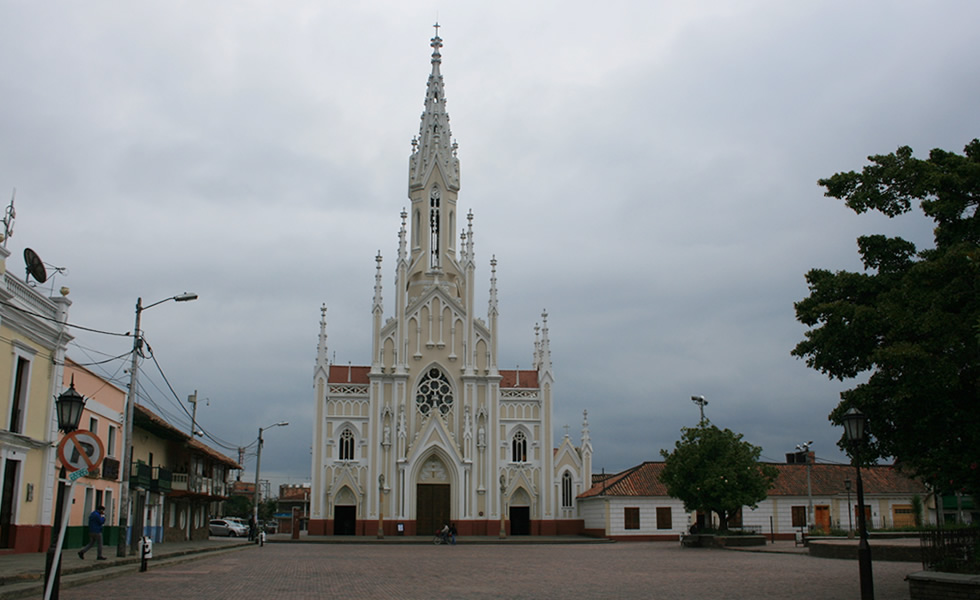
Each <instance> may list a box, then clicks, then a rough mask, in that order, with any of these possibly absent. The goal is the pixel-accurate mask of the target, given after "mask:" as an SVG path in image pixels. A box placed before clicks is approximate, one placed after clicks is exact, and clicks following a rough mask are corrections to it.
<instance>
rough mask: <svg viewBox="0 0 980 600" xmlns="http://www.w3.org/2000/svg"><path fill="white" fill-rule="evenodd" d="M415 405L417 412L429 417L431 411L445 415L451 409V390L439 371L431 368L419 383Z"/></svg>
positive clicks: (447, 381)
mask: <svg viewBox="0 0 980 600" xmlns="http://www.w3.org/2000/svg"><path fill="white" fill-rule="evenodd" d="M415 404H416V406H418V409H419V412H420V413H422V414H423V415H425V416H429V415H430V414H432V412H433V411H439V414H441V415H445V414H447V413H449V411H450V410H451V409H452V407H453V388H452V386H451V385H449V380H448V379H447V378H446V376H445V375H444V374H443V373H442V371H440V370H439V369H436V368H432V369H429V372H428V373H426V374H425V377H423V378H422V381H420V382H419V387H418V391H416V392H415Z"/></svg>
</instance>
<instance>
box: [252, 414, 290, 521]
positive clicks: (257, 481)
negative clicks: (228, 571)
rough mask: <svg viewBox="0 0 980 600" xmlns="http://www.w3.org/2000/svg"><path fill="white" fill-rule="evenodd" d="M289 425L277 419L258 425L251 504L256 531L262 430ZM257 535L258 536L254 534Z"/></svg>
mask: <svg viewBox="0 0 980 600" xmlns="http://www.w3.org/2000/svg"><path fill="white" fill-rule="evenodd" d="M286 425H289V423H287V422H286V421H279V422H278V423H273V424H272V425H268V426H266V427H259V449H258V451H257V453H256V456H255V499H254V502H253V506H252V522H253V523H255V527H256V532H258V529H257V528H258V526H259V468H260V467H261V466H262V432H263V431H265V430H266V429H272V428H273V427H285V426H286ZM256 537H258V536H256Z"/></svg>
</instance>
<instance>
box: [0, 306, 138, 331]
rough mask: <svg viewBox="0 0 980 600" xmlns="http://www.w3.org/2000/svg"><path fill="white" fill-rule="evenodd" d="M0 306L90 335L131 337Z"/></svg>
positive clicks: (16, 307) (18, 308) (18, 307)
mask: <svg viewBox="0 0 980 600" xmlns="http://www.w3.org/2000/svg"><path fill="white" fill-rule="evenodd" d="M0 305H3V306H6V307H7V308H12V309H14V310H16V311H20V312H22V313H24V314H25V315H31V316H32V317H37V318H38V319H43V320H45V321H51V322H52V323H58V324H59V325H64V326H66V327H73V328H75V329H81V330H82V331H90V332H92V333H101V334H102V335H115V336H119V337H129V336H130V335H132V334H131V333H130V332H128V331H127V332H126V333H116V332H114V331H103V330H101V329H93V328H91V327H85V326H84V325H76V324H74V323H69V322H67V321H59V320H58V319H55V318H53V317H49V316H47V315H42V314H39V313H36V312H34V311H32V310H27V309H26V308H21V307H20V306H17V305H16V304H11V303H9V302H3V301H2V300H0Z"/></svg>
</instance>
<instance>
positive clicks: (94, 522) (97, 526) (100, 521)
mask: <svg viewBox="0 0 980 600" xmlns="http://www.w3.org/2000/svg"><path fill="white" fill-rule="evenodd" d="M103 525H105V507H104V506H97V507H96V508H95V510H93V511H92V514H90V515H89V516H88V546H85V547H84V548H82V549H81V550H79V551H78V558H81V559H83V560H84V559H85V553H86V552H88V551H89V549H91V548H92V546H95V545H96V544H98V546H99V557H98V560H105V559H106V558H105V557H104V556H102V526H103Z"/></svg>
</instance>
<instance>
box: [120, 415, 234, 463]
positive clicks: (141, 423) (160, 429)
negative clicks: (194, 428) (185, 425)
mask: <svg viewBox="0 0 980 600" xmlns="http://www.w3.org/2000/svg"><path fill="white" fill-rule="evenodd" d="M133 408H134V410H133V425H134V426H136V427H141V428H143V429H146V430H147V431H149V432H151V433H153V434H154V435H157V436H159V437H161V438H164V439H169V440H175V441H183V442H185V443H186V444H187V446H188V447H190V448H193V449H194V450H197V451H198V452H201V453H202V454H206V455H208V456H210V457H211V458H212V459H214V460H216V461H217V462H219V463H221V464H224V465H228V467H229V468H231V469H241V468H242V466H241V465H240V464H238V463H237V462H235V461H234V460H232V459H231V458H228V457H227V456H225V455H224V454H222V453H220V452H218V451H217V450H215V449H214V448H212V447H210V446H208V445H206V444H202V443H201V442H199V441H197V440H195V439H191V436H190V435H188V434H186V433H184V432H183V431H181V430H179V429H177V428H176V427H174V426H173V425H171V424H170V423H168V422H167V421H166V419H164V418H163V417H161V416H160V415H158V414H156V413H154V412H153V411H151V410H150V409H148V408H147V407H145V406H143V405H142V404H136V405H134V406H133Z"/></svg>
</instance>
